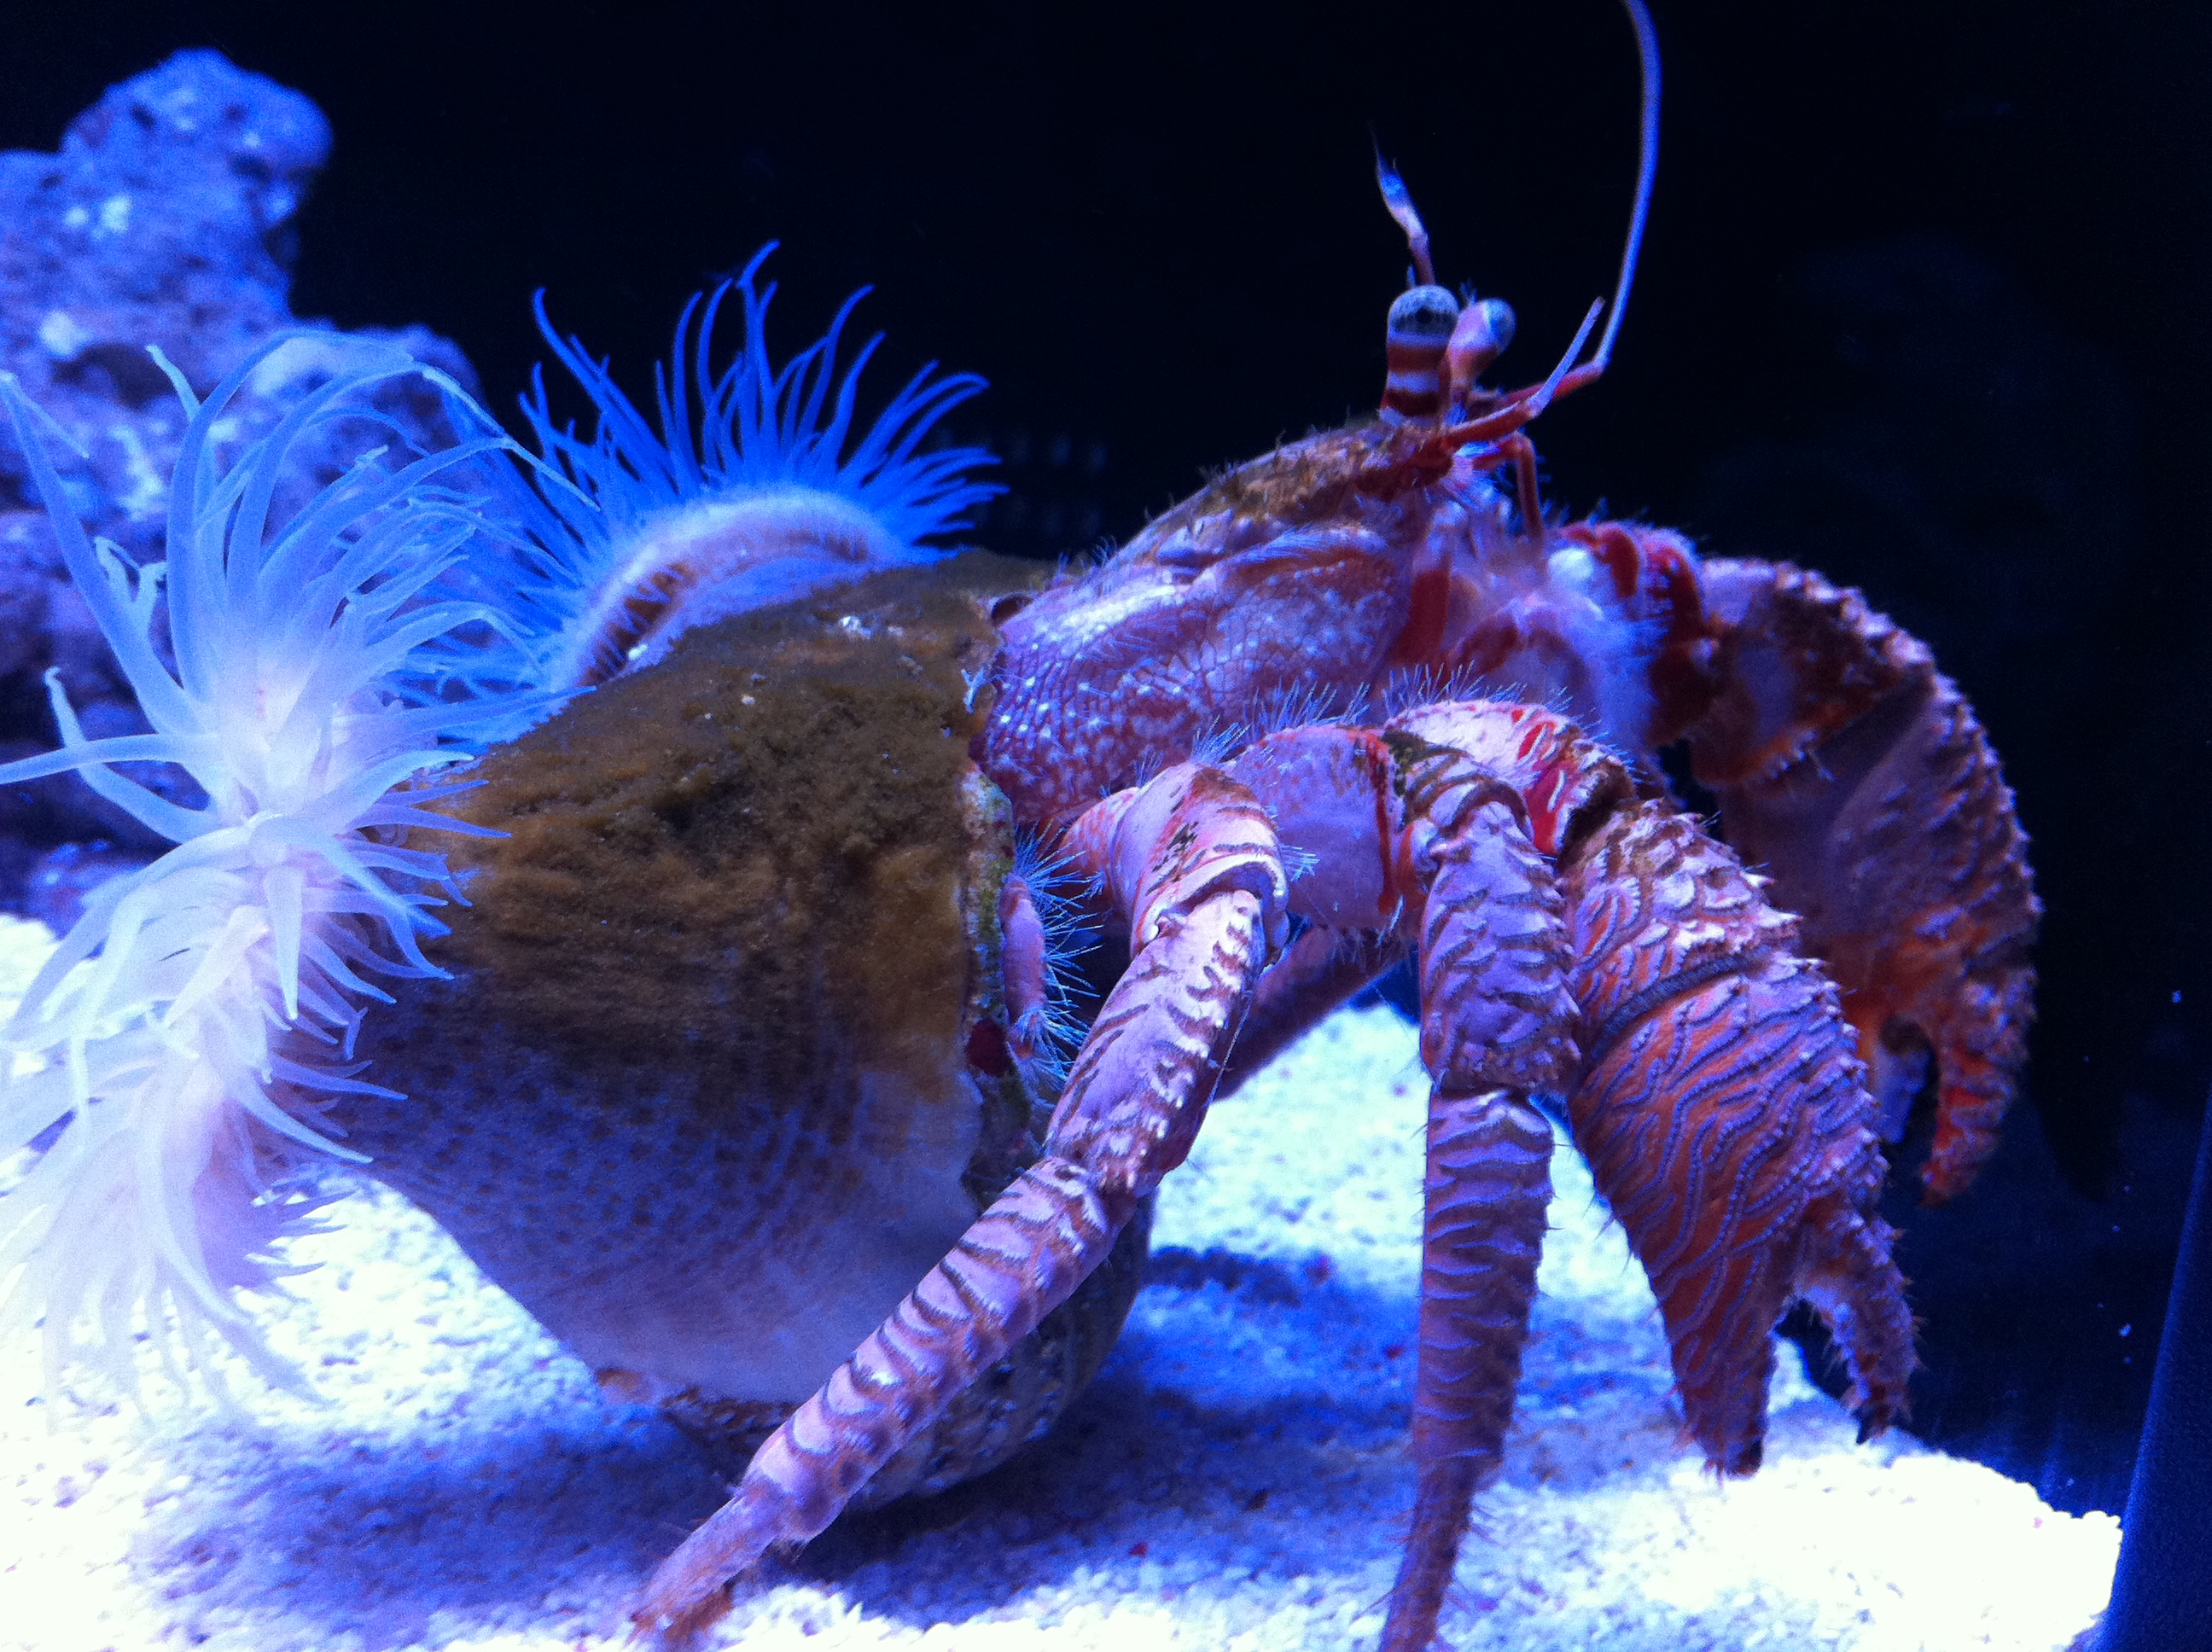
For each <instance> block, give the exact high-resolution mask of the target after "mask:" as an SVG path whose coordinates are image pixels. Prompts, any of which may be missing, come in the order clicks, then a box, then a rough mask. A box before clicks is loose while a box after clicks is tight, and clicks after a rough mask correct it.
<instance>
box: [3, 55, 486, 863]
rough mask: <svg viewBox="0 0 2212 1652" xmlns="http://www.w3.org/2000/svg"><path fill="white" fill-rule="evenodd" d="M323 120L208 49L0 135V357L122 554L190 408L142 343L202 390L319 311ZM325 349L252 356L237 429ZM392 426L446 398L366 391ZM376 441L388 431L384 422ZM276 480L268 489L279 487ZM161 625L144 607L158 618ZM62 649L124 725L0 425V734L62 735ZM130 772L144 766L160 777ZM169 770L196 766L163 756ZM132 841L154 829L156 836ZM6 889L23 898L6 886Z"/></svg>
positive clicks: (426, 339)
mask: <svg viewBox="0 0 2212 1652" xmlns="http://www.w3.org/2000/svg"><path fill="white" fill-rule="evenodd" d="M330 145H331V133H330V125H329V123H328V122H327V121H325V119H324V118H323V115H322V112H321V111H320V110H319V109H317V108H316V107H315V106H314V105H313V103H312V102H310V101H309V100H307V98H305V97H303V96H301V94H299V93H297V92H294V91H290V90H289V89H287V88H284V87H282V86H279V85H277V84H276V82H274V81H270V80H267V79H264V78H263V77H262V76H258V75H251V74H247V73H246V72H245V71H244V70H240V69H239V68H238V67H236V66H235V65H234V64H232V63H231V62H230V61H229V60H228V58H225V57H223V56H222V53H220V52H206V51H202V52H179V53H178V54H177V55H176V56H175V57H173V58H170V59H169V60H168V61H167V63H165V64H161V66H160V67H159V68H157V69H154V70H149V71H148V72H147V73H145V74H143V75H140V76H136V77H134V78H133V79H131V80H127V81H125V82H122V83H121V84H120V85H118V86H114V87H111V88H109V89H108V91H107V92H106V94H105V95H104V96H103V97H102V98H101V99H100V101H99V102H98V103H96V104H95V105H94V106H92V107H91V108H90V109H88V110H87V111H86V112H84V113H83V114H82V115H80V116H78V117H77V118H76V120H75V121H73V122H72V123H70V128H69V131H67V132H66V133H65V134H64V137H63V139H62V146H61V149H60V151H59V152H58V154H53V155H44V154H36V153H31V152H16V153H9V154H0V369H5V370H7V371H9V372H12V373H14V374H15V375H16V377H17V378H18V379H19V380H21V383H22V386H23V389H24V390H25V392H27V394H28V395H29V396H30V397H31V398H32V399H33V401H35V402H37V403H38V404H40V406H41V407H43V408H44V409H45V410H46V412H47V413H49V414H51V415H52V416H53V418H54V420H55V422H57V423H58V425H59V426H60V428H62V429H63V430H64V431H65V432H66V433H68V434H69V436H70V439H71V440H74V441H75V442H76V443H77V444H78V446H81V447H82V449H83V450H84V452H85V454H86V455H88V457H84V458H80V457H79V456H78V455H77V454H75V453H71V452H68V451H67V450H66V449H65V448H64V447H63V446H62V444H61V443H60V442H58V441H55V440H52V439H51V438H50V439H49V441H48V444H47V445H48V448H49V451H50V452H51V454H52V458H53V460H54V462H55V464H56V465H57V466H58V469H59V470H60V472H61V475H62V478H63V482H64V486H65V487H66V489H68V491H69V493H70V498H71V501H72V502H73V503H74V504H75V505H76V509H77V512H78V514H79V516H80V517H81V518H82V519H83V521H84V523H85V525H86V526H87V528H88V530H89V531H92V532H94V533H95V534H100V535H104V536H105V537H106V538H110V539H112V540H114V541H115V542H116V543H117V544H118V545H120V546H121V547H122V549H123V550H124V551H125V554H126V555H128V556H131V558H132V559H133V560H135V561H139V562H148V561H157V560H159V559H160V558H161V556H162V525H163V516H164V513H165V511H166V510H167V502H168V483H169V476H170V472H171V471H172V469H173V466H174V464H175V460H176V452H177V443H178V440H179V437H180V436H181V435H182V434H183V431H184V428H185V416H184V412H183V410H182V409H181V408H180V407H179V404H178V402H177V399H176V397H175V396H174V394H173V392H171V389H170V386H169V384H168V381H167V379H166V378H165V377H164V375H163V374H162V373H161V370H160V368H159V367H156V366H155V363H154V361H152V360H151V359H150V358H149V356H148V355H147V354H146V346H147V345H149V344H156V345H159V346H160V347H161V349H162V351H163V352H164V353H165V354H166V355H167V356H168V358H169V360H170V361H173V363H175V365H176V366H177V367H178V368H179V370H180V371H181V372H182V373H183V374H184V375H185V378H186V379H187V380H189V381H190V382H191V386H192V388H193V390H194V391H195V392H197V393H200V394H203V395H204V394H205V393H206V392H208V391H209V390H210V389H212V388H213V387H214V386H215V385H216V382H217V381H218V380H221V379H222V376H223V375H224V374H227V373H228V372H229V371H230V370H231V369H232V368H233V367H236V366H237V365H238V364H239V363H240V361H243V360H244V359H245V358H246V356H247V355H250V354H251V353H252V351H254V350H255V349H257V348H258V347H260V346H261V345H263V344H264V343H267V342H268V341H269V340H270V338H271V337H273V336H274V335H276V334H278V333H281V332H284V331H296V330H300V329H302V328H305V329H309V330H312V331H313V332H314V333H316V334H319V335H321V336H323V337H325V338H327V339H328V340H329V341H331V343H332V344H335V343H336V341H337V339H339V338H340V337H343V336H344V335H342V334H341V333H340V332H339V331H338V330H337V329H336V328H334V327H332V326H331V324H330V323H328V322H325V321H312V320H310V321H302V320H300V319H295V317H294V316H293V314H292V313H291V308H290V306H289V291H290V287H291V265H292V259H293V251H294V247H293V241H294V234H293V225H294V220H295V216H296V215H297V213H298V211H299V208H300V204H301V201H302V200H303V199H304V197H305V196H306V194H307V190H308V188H309V186H310V185H312V184H313V180H314V177H315V174H316V173H317V172H318V171H319V169H320V168H321V167H322V165H323V162H324V160H325V158H326V157H327V155H329V153H330ZM362 333H363V334H364V335H366V336H368V337H377V338H381V339H386V340H390V341H392V342H394V343H398V344H399V345H400V346H402V347H403V348H404V349H407V350H409V351H410V352H411V353H412V354H413V355H416V357H417V358H419V359H421V360H422V361H428V362H430V363H432V364H433V365H435V366H436V367H441V368H442V369H443V370H444V371H445V372H446V373H447V374H450V375H451V376H452V377H453V378H454V379H456V380H459V382H460V383H461V384H463V385H464V386H468V387H470V388H471V390H473V389H474V387H475V382H476V380H475V374H474V371H473V370H472V369H471V367H470V366H469V363H468V361H467V360H466V359H465V357H464V356H463V355H461V353H460V351H459V349H457V348H456V347H455V346H454V345H453V344H452V343H449V342H448V341H447V340H445V339H443V338H441V337H437V336H436V335H435V334H434V333H431V332H429V331H426V330H424V329H422V328H419V327H410V328H406V329H404V330H398V331H387V330H383V329H364V330H362ZM329 359H330V355H329V352H328V351H327V350H325V349H318V348H317V347H316V344H315V343H314V342H313V340H309V341H307V342H305V343H295V344H294V345H292V346H290V347H289V348H288V349H284V350H283V351H281V352H280V353H278V354H277V355H274V356H271V357H270V359H269V360H268V361H266V362H265V363H264V364H263V365H262V366H261V367H259V368H258V369H257V370H256V371H255V373H254V374H253V375H252V378H251V379H250V380H249V381H248V383H247V385H246V389H245V390H244V392H242V393H241V394H240V397H239V398H238V399H237V400H236V401H235V402H234V404H232V405H233V407H234V410H235V412H236V415H237V427H236V428H237V435H238V439H239V440H241V441H243V440H251V439H252V438H253V437H255V436H257V435H258V434H261V433H262V432H264V431H265V430H267V429H268V428H270V426H271V425H273V424H274V423H275V422H276V421H277V420H278V419H279V418H281V417H282V416H283V414H284V412H285V410H287V409H288V408H289V407H290V406H291V405H292V404H294V403H295V402H296V401H297V400H298V399H299V398H300V397H301V395H302V394H303V393H305V392H307V391H308V390H309V389H311V388H313V386H315V385H317V384H319V383H321V382H323V381H324V380H325V379H326V378H327V377H328V374H329V365H328V363H329ZM377 406H378V410H379V411H380V412H381V413H384V414H386V415H387V416H389V417H390V419H391V420H392V423H393V425H394V427H396V429H397V431H398V433H399V434H400V435H401V436H402V437H404V438H405V439H407V440H412V441H413V442H415V443H416V444H417V445H419V446H422V447H425V448H428V447H435V446H444V445H445V444H447V442H449V441H451V440H453V434H454V432H453V430H452V428H450V425H449V423H448V421H447V416H446V412H445V410H444V407H443V406H442V404H440V403H439V402H438V401H437V400H436V398H435V397H432V396H428V395H426V394H422V393H420V392H419V387H418V386H416V385H415V384H413V383H411V382H410V383H407V384H400V385H397V386H394V387H393V388H392V390H391V391H390V392H389V393H388V395H386V397H383V398H379V400H378V402H377ZM371 440H375V441H390V440H392V436H391V435H390V434H378V435H377V436H375V437H374V438H373V439H371ZM362 445H363V440H362V433H361V431H360V429H358V428H356V429H352V430H349V428H347V425H346V424H345V423H344V422H337V423H334V424H331V425H329V426H326V427H325V428H324V430H323V434H322V446H321V448H320V450H319V452H313V453H310V454H309V455H308V456H307V460H306V461H305V462H304V463H303V464H302V465H301V472H300V475H299V478H298V483H297V493H296V495H295V500H296V499H304V498H305V497H306V496H307V494H308V493H309V492H310V491H312V489H314V488H315V487H317V486H319V485H320V484H321V483H323V482H325V481H327V480H328V479H329V478H330V477H332V476H334V475H336V474H337V472H338V471H339V469H340V468H342V467H341V461H342V460H346V459H351V458H352V457H353V456H354V455H355V454H356V453H357V452H360V450H361V447H362ZM286 502H287V501H283V500H281V499H280V501H279V507H280V509H282V508H283V505H284V504H285V503H286ZM157 634H158V628H157ZM50 665H52V666H58V667H59V669H60V671H61V674H62V678H63V681H64V683H65V684H66V685H67V686H68V688H69V690H70V695H71V697H72V698H73V699H74V700H75V701H76V704H77V705H78V707H79V708H80V709H81V710H82V711H84V712H85V713H86V720H87V722H88V725H89V724H92V723H94V722H99V723H101V724H103V725H105V726H106V732H126V731H127V727H128V726H134V725H135V720H136V719H137V709H136V706H135V702H134V701H133V700H132V698H131V695H129V693H128V692H127V691H126V689H125V685H124V684H123V683H122V682H121V681H120V679H119V677H118V674H117V673H116V671H115V669H114V667H113V665H112V663H111V661H110V660H109V659H108V655H107V650H106V645H105V644H104V643H103V642H102V641H100V636H99V634H98V632H97V631H96V629H94V626H93V624H92V622H91V616H90V615H89V614H88V612H87V611H86V610H85V608H84V605H83V604H82V602H81V601H80V600H79V598H77V595H76V591H75V589H74V588H73V587H72V586H70V582H69V580H68V577H67V575H66V574H65V573H64V571H63V569H62V567H61V559H60V556H59V554H58V551H57V550H56V548H55V545H54V543H53V538H52V532H51V531H50V530H49V528H48V526H47V525H46V514H45V512H44V511H43V509H41V508H40V505H39V502H38V501H37V499H36V498H35V497H34V496H33V492H32V490H31V489H30V488H29V486H28V483H27V477H26V473H25V470H24V464H23V459H22V455H21V453H20V452H17V451H16V447H15V441H14V440H13V437H12V434H7V433H4V432H0V751H4V752H5V753H6V755H7V756H17V755H22V754H24V753H26V752H27V751H30V750H43V749H46V748H47V747H50V746H52V744H54V742H55V734H54V730H53V727H52V720H51V719H50V717H49V715H48V714H47V712H46V696H45V694H44V691H43V689H42V688H41V687H40V683H39V677H40V674H41V673H43V672H44V671H46V668H47V667H48V666H50ZM140 778H143V779H145V780H148V781H149V783H155V780H156V776H155V775H152V774H144V775H142V776H141V777H140ZM177 780H179V782H181V786H182V788H183V789H184V790H185V791H187V792H188V791H189V789H190V783H189V781H188V780H185V779H184V777H182V776H178V777H177ZM118 833H120V834H121V835H123V836H124V838H125V841H134V842H135V838H134V836H133V834H135V837H137V838H143V835H144V834H143V831H140V830H138V829H136V828H135V827H134V826H133V825H132V824H131V823H129V822H125V821H122V820H121V819H120V817H119V816H117V815H116V814H115V813H114V812H113V811H108V810H106V809H105V808H104V806H103V805H99V804H98V803H97V801H96V800H95V799H94V798H93V797H92V794H91V793H90V792H89V791H88V790H87V789H86V788H85V787H84V786H83V784H82V781H80V780H76V778H74V777H73V776H59V777H56V778H55V779H53V780H48V781H41V782H35V783H33V784H31V785H28V786H23V787H10V788H9V789H8V791H7V792H6V793H4V794H0V835H8V834H12V835H16V836H18V837H19V838H25V839H28V840H30V841H35V842H39V843H41V844H51V843H52V842H54V841H57V839H58V838H73V837H91V836H96V835H105V836H116V835H118ZM137 847H155V846H154V845H153V844H152V843H151V841H147V842H146V843H144V844H143V845H137ZM9 859H10V857H8V856H0V903H9V904H13V903H16V902H20V900H21V883H20V878H19V879H16V880H12V881H14V882H15V887H14V888H13V889H10V888H9V887H6V885H7V884H8V883H9V882H10V881H11V880H9V879H8V878H6V876H5V868H6V864H7V862H8V861H9Z"/></svg>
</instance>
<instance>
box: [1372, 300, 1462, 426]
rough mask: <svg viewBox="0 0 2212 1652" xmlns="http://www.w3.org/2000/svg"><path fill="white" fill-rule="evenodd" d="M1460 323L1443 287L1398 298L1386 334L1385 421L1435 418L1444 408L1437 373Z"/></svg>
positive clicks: (1454, 304) (1456, 306) (1457, 310)
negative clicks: (1387, 365) (1394, 418)
mask: <svg viewBox="0 0 2212 1652" xmlns="http://www.w3.org/2000/svg"><path fill="white" fill-rule="evenodd" d="M1459 322H1460V308H1459V301H1458V300H1457V299H1455V298H1454V297H1453V296H1452V295H1450V294H1449V293H1448V292H1446V291H1445V290H1444V289H1443V288H1441V287H1430V286H1422V287H1413V288H1407V290H1406V291H1405V292H1402V293H1401V294H1399V295H1398V298H1397V301H1396V302H1395V303H1394V304H1392V305H1391V306H1390V323H1389V330H1388V331H1387V333H1386V334H1385V349H1386V354H1387V360H1388V363H1389V378H1388V380H1386V381H1385V382H1384V384H1383V416H1384V417H1386V418H1389V417H1392V416H1395V417H1398V418H1406V419H1425V418H1431V417H1433V416H1435V415H1436V413H1437V410H1438V409H1439V408H1440V407H1441V406H1442V405H1443V379H1442V378H1441V377H1440V376H1439V374H1438V372H1437V369H1438V368H1439V367H1442V366H1443V359H1444V350H1445V348H1446V347H1447V346H1448V345H1449V343H1451V340H1452V337H1453V329H1454V328H1455V326H1457V325H1459Z"/></svg>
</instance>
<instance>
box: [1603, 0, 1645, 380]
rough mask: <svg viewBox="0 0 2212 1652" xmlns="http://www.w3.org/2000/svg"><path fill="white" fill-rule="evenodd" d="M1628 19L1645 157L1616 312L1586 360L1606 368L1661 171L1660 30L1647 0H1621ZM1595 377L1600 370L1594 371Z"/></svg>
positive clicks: (1630, 221)
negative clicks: (1637, 61)
mask: <svg viewBox="0 0 2212 1652" xmlns="http://www.w3.org/2000/svg"><path fill="white" fill-rule="evenodd" d="M1620 3H1621V4H1622V5H1623V6H1625V7H1626V8H1627V9H1628V21H1630V22H1632V23H1633V24H1634V25H1635V26H1636V51H1637V55H1638V57H1639V58H1642V59H1643V63H1644V131H1643V149H1644V154H1643V159H1642V161H1641V162H1640V164H1639V165H1638V167H1637V169H1636V205H1635V207H1634V208H1633V209H1632V210H1631V211H1630V213H1629V215H1628V245H1627V246H1625V247H1623V248H1622V249H1621V253H1620V284H1619V285H1618V286H1616V287H1615V288H1613V313H1612V314H1611V315H1609V316H1607V318H1606V320H1605V332H1604V335H1603V336H1602V337H1600V338H1599V340H1598V341H1597V354H1596V355H1593V356H1592V357H1590V359H1589V361H1588V362H1587V363H1586V364H1585V365H1586V366H1587V367H1592V368H1595V369H1596V372H1597V373H1602V372H1604V371H1605V367H1606V363H1607V362H1608V361H1611V360H1612V359H1613V337H1614V336H1615V335H1616V334H1618V333H1619V332H1620V319H1621V317H1623V316H1624V315H1626V314H1627V313H1628V289H1629V288H1631V287H1632V286H1633V285H1634V284H1635V282H1636V255H1637V254H1638V252H1641V251H1642V250H1643V247H1644V219H1645V218H1647V217H1649V216H1650V212H1651V180H1652V179H1654V178H1656V176H1657V175H1658V173H1659V32H1658V30H1656V29H1655V28H1653V27H1651V14H1650V12H1648V11H1646V10H1645V9H1644V0H1620ZM1591 376H1592V377H1595V376H1596V374H1595V373H1594V374H1592V375H1591Z"/></svg>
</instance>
